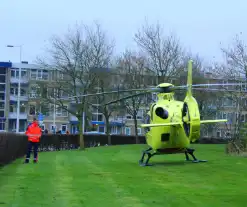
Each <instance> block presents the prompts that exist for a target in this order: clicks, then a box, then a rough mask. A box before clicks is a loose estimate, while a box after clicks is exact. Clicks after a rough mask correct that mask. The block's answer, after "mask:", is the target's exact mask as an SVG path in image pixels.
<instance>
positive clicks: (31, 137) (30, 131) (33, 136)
mask: <svg viewBox="0 0 247 207" xmlns="http://www.w3.org/2000/svg"><path fill="white" fill-rule="evenodd" d="M25 134H26V135H27V136H28V141H30V142H39V141H40V137H41V135H42V130H41V128H40V127H39V125H38V124H37V122H33V123H32V124H31V125H30V126H29V127H28V128H27V131H26V133H25Z"/></svg>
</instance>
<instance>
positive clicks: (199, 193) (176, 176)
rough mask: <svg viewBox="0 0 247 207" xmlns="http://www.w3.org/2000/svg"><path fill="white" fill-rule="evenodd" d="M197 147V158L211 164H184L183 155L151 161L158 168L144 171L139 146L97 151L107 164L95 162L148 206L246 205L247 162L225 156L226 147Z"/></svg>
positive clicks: (100, 161) (243, 159)
mask: <svg viewBox="0 0 247 207" xmlns="http://www.w3.org/2000/svg"><path fill="white" fill-rule="evenodd" d="M143 147H144V146H143ZM194 147H195V148H196V149H197V153H196V155H197V157H198V158H202V159H208V160H209V161H208V163H197V164H196V163H191V162H188V163H187V162H184V158H185V157H184V155H183V154H178V155H161V156H156V157H154V158H153V159H152V160H151V162H152V163H154V164H156V165H155V166H153V167H144V168H143V167H140V166H138V160H139V158H140V154H141V153H140V146H118V147H108V151H107V148H101V149H100V148H98V149H99V153H100V152H101V153H103V154H104V155H105V156H104V159H105V160H104V161H103V160H102V159H97V156H95V157H94V159H95V160H94V162H95V164H96V163H97V165H104V169H105V170H107V171H109V172H111V171H112V179H114V181H115V182H116V183H117V184H119V185H124V186H125V191H128V192H130V193H132V195H135V196H136V197H139V200H140V202H142V203H145V204H152V205H153V206H160V205H162V204H164V203H166V204H167V205H168V206H169V205H170V206H181V205H185V206H187V205H188V206H190V205H192V206H193V205H194V206H208V205H211V206H215V205H216V206H221V205H225V206H232V205H233V204H238V205H239V206H241V205H243V202H246V201H247V200H246V196H245V195H246V192H247V190H246V187H245V186H247V179H245V173H244V172H245V171H246V164H247V160H246V159H245V158H241V157H229V156H227V155H225V154H224V146H223V145H195V146H194ZM144 148H145V147H144ZM109 149H111V150H109ZM207 152H208V153H207ZM106 155H107V156H106ZM113 166H114V167H113ZM236 178H237V179H236ZM126 183H128V185H127V184H126ZM193 196H194V198H193V199H192V197H193Z"/></svg>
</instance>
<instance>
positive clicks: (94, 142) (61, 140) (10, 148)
mask: <svg viewBox="0 0 247 207" xmlns="http://www.w3.org/2000/svg"><path fill="white" fill-rule="evenodd" d="M138 139H139V143H140V144H145V143H146V139H145V137H144V136H139V137H138ZM84 142H85V147H87V148H88V147H95V146H98V144H100V145H106V144H108V138H107V136H106V135H84ZM226 142H227V141H226V140H223V139H214V138H211V139H208V138H201V139H200V140H199V142H198V143H201V144H224V143H226ZM135 143H136V137H135V136H123V135H111V145H123V144H135ZM78 148H79V136H78V135H42V137H41V141H40V144H39V151H41V152H42V151H57V150H58V151H59V150H72V149H78ZM26 150H27V137H26V136H25V135H17V134H11V133H2V134H0V166H3V165H6V164H8V163H10V162H12V161H14V160H15V159H17V158H20V157H23V156H24V155H25V153H26Z"/></svg>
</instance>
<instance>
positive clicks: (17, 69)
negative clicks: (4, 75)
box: [10, 68, 19, 78]
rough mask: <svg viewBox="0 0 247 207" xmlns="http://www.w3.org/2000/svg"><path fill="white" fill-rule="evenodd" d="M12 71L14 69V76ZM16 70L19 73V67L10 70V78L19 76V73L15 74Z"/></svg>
mask: <svg viewBox="0 0 247 207" xmlns="http://www.w3.org/2000/svg"><path fill="white" fill-rule="evenodd" d="M12 71H14V73H15V75H14V76H12ZM17 72H18V73H19V68H12V69H11V70H10V77H11V78H19V74H18V75H16V73H17Z"/></svg>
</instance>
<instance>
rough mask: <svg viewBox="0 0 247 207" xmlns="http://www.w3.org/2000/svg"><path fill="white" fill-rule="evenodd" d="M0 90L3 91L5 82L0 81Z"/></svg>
mask: <svg viewBox="0 0 247 207" xmlns="http://www.w3.org/2000/svg"><path fill="white" fill-rule="evenodd" d="M0 92H1V93H5V83H4V84H2V83H0Z"/></svg>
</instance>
